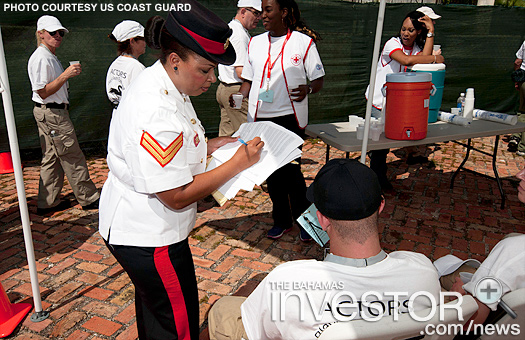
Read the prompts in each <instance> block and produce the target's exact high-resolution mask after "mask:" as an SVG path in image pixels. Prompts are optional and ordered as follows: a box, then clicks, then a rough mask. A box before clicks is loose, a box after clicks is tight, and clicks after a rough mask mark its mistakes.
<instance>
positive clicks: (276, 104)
mask: <svg viewBox="0 0 525 340" xmlns="http://www.w3.org/2000/svg"><path fill="white" fill-rule="evenodd" d="M270 41H271V51H270V55H271V57H270V60H271V63H274V66H273V67H272V69H271V77H270V80H269V83H267V81H268V64H269V63H267V61H268V59H269V58H268V51H269V49H270ZM283 44H286V45H285V46H284V48H283ZM281 51H282V55H280V53H281ZM324 75H325V72H324V67H323V64H322V62H321V58H320V57H319V52H317V48H316V46H315V43H314V42H313V40H312V38H310V37H309V36H307V35H305V34H303V33H300V32H297V31H292V32H291V35H290V36H289V38H288V36H282V37H270V35H269V33H263V34H259V35H257V36H255V37H253V38H252V39H251V40H250V44H249V45H248V58H247V62H246V63H245V65H244V68H243V71H242V77H243V78H244V79H246V80H250V81H252V87H251V89H250V94H249V106H248V121H249V122H253V121H255V120H256V119H257V117H260V118H271V117H279V116H283V115H286V114H292V113H293V114H295V117H296V119H297V122H298V124H299V126H300V127H301V128H304V127H305V126H306V125H307V124H308V96H306V98H304V99H303V100H302V101H301V102H294V101H292V100H291V97H290V95H289V93H290V91H291V90H293V89H295V88H297V86H299V85H306V79H307V78H308V79H309V80H310V81H312V80H315V79H318V78H321V77H323V76H324ZM267 87H268V89H269V90H272V91H274V95H273V102H271V103H269V102H263V101H261V100H259V90H260V89H264V90H265V89H266V88H267Z"/></svg>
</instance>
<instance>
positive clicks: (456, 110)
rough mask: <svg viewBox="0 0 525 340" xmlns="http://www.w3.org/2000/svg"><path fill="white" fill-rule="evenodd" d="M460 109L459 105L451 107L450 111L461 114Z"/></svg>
mask: <svg viewBox="0 0 525 340" xmlns="http://www.w3.org/2000/svg"><path fill="white" fill-rule="evenodd" d="M459 110H461V109H460V108H459V107H451V108H450V113H452V114H453V115H459Z"/></svg>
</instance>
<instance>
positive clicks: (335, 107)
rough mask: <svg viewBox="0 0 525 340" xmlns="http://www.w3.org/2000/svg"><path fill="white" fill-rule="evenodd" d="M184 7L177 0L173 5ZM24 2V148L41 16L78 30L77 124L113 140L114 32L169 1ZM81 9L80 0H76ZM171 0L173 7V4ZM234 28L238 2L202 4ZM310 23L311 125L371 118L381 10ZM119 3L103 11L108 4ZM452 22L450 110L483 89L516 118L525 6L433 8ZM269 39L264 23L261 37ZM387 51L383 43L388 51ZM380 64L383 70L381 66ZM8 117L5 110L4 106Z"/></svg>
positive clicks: (0, 141) (2, 14) (208, 106)
mask: <svg viewBox="0 0 525 340" xmlns="http://www.w3.org/2000/svg"><path fill="white" fill-rule="evenodd" d="M173 2H176V1H173ZM13 3H14V4H22V3H26V2H22V1H18V2H15V1H1V3H0V25H1V28H2V38H3V41H4V48H5V53H6V59H7V67H8V72H9V81H10V85H11V94H12V97H13V107H14V112H15V116H16V123H17V132H18V137H19V144H20V147H21V148H22V149H29V148H38V147H39V141H38V132H37V128H36V123H35V122H34V118H33V114H32V102H31V86H30V83H29V78H28V76H27V61H28V59H29V57H30V56H31V54H32V53H33V51H34V50H35V48H36V42H35V29H36V21H37V19H38V18H39V17H40V16H41V15H44V14H50V15H55V16H57V17H58V18H59V19H60V20H61V22H62V24H63V25H64V26H65V27H67V28H68V29H69V30H70V32H71V33H69V34H67V35H66V37H65V39H64V42H63V44H62V46H61V47H60V48H59V49H58V50H57V56H58V58H59V59H60V60H61V61H62V64H63V65H64V66H67V65H68V61H69V60H80V61H81V63H82V67H83V69H82V70H83V71H82V74H81V75H80V76H78V77H75V78H72V79H70V82H69V84H70V100H71V110H70V113H71V118H72V120H73V123H74V125H75V127H76V131H77V136H78V138H79V140H80V142H88V141H103V140H106V139H107V134H108V128H109V122H110V119H111V112H112V108H111V105H110V103H109V101H108V99H107V97H106V93H105V78H106V72H107V69H108V67H109V65H110V64H111V62H112V61H113V59H114V58H115V57H116V46H115V44H114V43H113V42H111V41H110V40H109V39H108V38H107V35H108V34H109V33H111V31H112V29H113V27H114V26H115V25H116V24H117V23H119V22H120V21H122V20H125V19H130V20H136V21H139V22H141V23H142V24H143V25H145V23H146V21H147V20H148V18H149V17H151V16H152V15H157V14H159V15H165V13H164V12H155V11H154V10H153V9H154V8H155V7H154V6H155V5H157V6H159V5H160V6H162V4H164V1H158V2H156V1H135V2H131V1H125V2H120V1H76V2H75V3H89V4H96V5H97V11H95V12H81V11H75V12H64V11H57V12H53V13H50V12H43V11H42V5H43V4H44V3H46V4H51V3H53V4H62V3H64V2H63V1H54V2H27V3H30V4H39V6H40V7H39V8H40V10H39V11H36V12H33V11H28V10H25V11H14V10H12V9H9V8H7V9H6V8H5V7H4V6H5V4H13ZM67 3H73V2H67ZM167 3H169V2H167ZM202 3H203V4H205V5H206V6H207V7H208V8H210V9H212V10H213V11H215V12H216V13H217V14H218V15H219V16H220V17H221V18H223V19H224V20H225V21H226V22H228V21H230V20H231V18H232V17H233V16H234V14H235V11H236V3H237V1H236V0H215V1H202ZM298 3H299V7H300V9H301V11H302V15H303V18H304V19H305V20H306V22H307V24H308V25H310V26H311V27H312V28H313V29H315V30H317V31H318V32H319V33H320V34H321V36H322V38H323V40H322V41H321V42H319V43H318V49H319V53H320V55H321V58H322V60H323V64H324V66H325V70H326V77H325V82H324V84H325V85H324V88H323V90H322V91H321V92H320V93H318V94H315V95H312V96H311V97H310V123H321V122H334V121H343V120H346V119H347V116H348V115H349V114H357V115H364V111H365V105H366V102H365V99H364V91H365V89H366V87H367V85H368V82H369V77H370V66H371V64H372V53H373V43H374V36H375V28H376V20H377V11H378V7H379V6H378V4H355V3H350V2H347V1H329V0H319V1H314V0H310V1H308V0H303V1H301V0H299V1H298ZM108 4H112V5H113V6H114V10H113V11H107V10H106V11H101V10H100V8H101V6H105V8H106V9H107V8H108ZM118 4H121V5H122V4H126V5H128V6H130V5H133V4H138V5H140V4H142V5H145V4H150V8H151V9H152V10H150V11H149V12H140V11H134V12H122V11H117V8H116V6H117V5H118ZM417 7H419V5H418V4H389V5H387V7H386V13H385V22H384V29H383V36H382V40H381V42H382V45H383V44H384V43H385V42H386V41H387V40H388V39H389V38H390V37H392V36H395V35H397V34H398V32H399V29H400V27H401V22H402V19H403V18H404V16H405V15H406V13H408V12H409V11H411V10H414V9H416V8H417ZM432 7H433V8H434V10H435V11H436V12H437V13H439V14H440V15H442V18H441V19H439V20H437V22H436V44H440V45H441V46H442V50H443V55H444V56H445V60H446V64H447V71H446V72H447V73H446V78H445V88H444V94H443V103H442V108H443V109H444V110H448V108H450V107H451V106H455V104H456V99H457V97H458V96H459V93H460V92H464V91H465V89H466V88H467V87H474V88H475V95H476V108H481V109H486V110H491V111H496V112H506V113H513V112H515V110H516V109H517V102H518V93H517V91H516V90H515V89H514V84H513V83H512V82H511V80H510V73H511V72H512V66H513V62H514V60H515V58H516V57H515V54H516V51H517V50H518V48H519V47H520V45H521V44H522V42H523V40H524V39H525V30H524V26H523V22H525V9H524V8H507V7H476V6H465V5H446V6H432ZM262 32H264V29H263V28H262V24H259V26H258V27H257V29H256V30H254V31H253V32H252V35H255V34H259V33H262ZM381 47H382V46H381ZM154 54H155V51H152V50H150V49H147V51H146V54H145V55H144V56H142V57H141V58H140V60H141V61H142V62H143V63H144V64H145V65H146V66H149V65H151V64H152V63H153V62H154V61H155V59H156V58H155V55H154ZM374 67H375V63H374ZM216 89H217V83H215V84H214V85H213V86H212V87H211V88H210V89H209V90H208V92H207V93H205V94H203V95H201V96H199V97H194V98H192V102H193V104H194V106H195V110H196V111H197V113H198V115H199V117H200V119H201V120H202V121H203V124H204V126H205V128H206V131H207V133H209V134H214V133H216V132H217V131H218V125H219V120H220V112H219V107H218V104H217V102H216V99H215V92H216ZM2 111H3V109H2ZM5 131H6V130H5V120H4V119H0V134H1V135H0V151H5V150H8V143H7V138H6V136H5Z"/></svg>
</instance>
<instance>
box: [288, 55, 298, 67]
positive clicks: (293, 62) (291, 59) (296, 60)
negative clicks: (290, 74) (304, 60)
mask: <svg viewBox="0 0 525 340" xmlns="http://www.w3.org/2000/svg"><path fill="white" fill-rule="evenodd" d="M290 62H291V63H292V64H293V65H294V66H297V65H299V64H300V63H301V56H300V55H299V54H294V55H293V56H292V57H291V58H290Z"/></svg>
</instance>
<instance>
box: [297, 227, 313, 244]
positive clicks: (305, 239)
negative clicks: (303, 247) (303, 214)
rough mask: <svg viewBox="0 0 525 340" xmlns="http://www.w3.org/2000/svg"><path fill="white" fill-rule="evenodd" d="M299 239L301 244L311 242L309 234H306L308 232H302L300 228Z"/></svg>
mask: <svg viewBox="0 0 525 340" xmlns="http://www.w3.org/2000/svg"><path fill="white" fill-rule="evenodd" d="M299 237H300V238H301V241H303V242H310V241H312V240H313V238H312V236H310V234H308V232H307V231H306V230H304V229H303V228H301V232H300V234H299Z"/></svg>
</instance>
